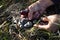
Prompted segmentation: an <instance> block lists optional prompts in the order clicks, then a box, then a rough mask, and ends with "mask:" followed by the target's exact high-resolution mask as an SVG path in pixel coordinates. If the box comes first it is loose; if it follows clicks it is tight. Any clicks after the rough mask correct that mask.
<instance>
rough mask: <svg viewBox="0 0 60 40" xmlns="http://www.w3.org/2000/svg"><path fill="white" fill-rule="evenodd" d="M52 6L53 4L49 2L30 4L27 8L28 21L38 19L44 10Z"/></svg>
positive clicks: (44, 0) (46, 0)
mask: <svg viewBox="0 0 60 40" xmlns="http://www.w3.org/2000/svg"><path fill="white" fill-rule="evenodd" d="M52 4H53V3H52V1H51V0H40V1H37V2H35V3H33V4H31V5H30V6H29V7H28V9H29V13H28V18H29V20H32V19H33V18H34V17H35V18H38V17H39V16H40V15H39V14H42V13H43V12H44V11H45V9H46V8H47V7H48V6H50V5H52ZM36 14H37V15H36Z"/></svg>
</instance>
